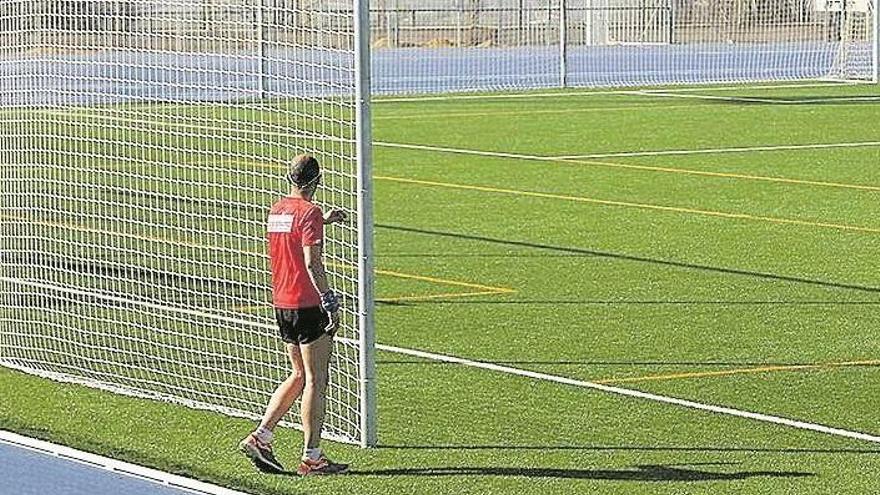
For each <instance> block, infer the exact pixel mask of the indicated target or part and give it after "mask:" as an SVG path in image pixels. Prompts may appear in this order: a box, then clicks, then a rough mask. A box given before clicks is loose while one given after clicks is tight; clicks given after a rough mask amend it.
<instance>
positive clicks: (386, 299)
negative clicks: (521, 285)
mask: <svg viewBox="0 0 880 495" xmlns="http://www.w3.org/2000/svg"><path fill="white" fill-rule="evenodd" d="M512 292H513V291H510V292H508V291H504V292H501V291H497V290H485V291H480V292H445V293H443V294H428V295H424V296H420V295H412V296H401V297H379V298H376V301H378V302H385V303H395V302H405V301H426V300H431V299H452V298H456V297H471V296H497V295H500V294H510V293H512Z"/></svg>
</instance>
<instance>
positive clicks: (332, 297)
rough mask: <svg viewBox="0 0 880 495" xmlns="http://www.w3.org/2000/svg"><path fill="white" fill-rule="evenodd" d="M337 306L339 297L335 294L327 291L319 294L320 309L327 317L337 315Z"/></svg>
mask: <svg viewBox="0 0 880 495" xmlns="http://www.w3.org/2000/svg"><path fill="white" fill-rule="evenodd" d="M339 306H340V304H339V296H337V295H336V293H335V292H333V291H332V290H328V291H327V292H325V293H323V294H321V309H323V310H324V311H325V312H326V313H327V314H328V315H333V314H336V313H338V312H339Z"/></svg>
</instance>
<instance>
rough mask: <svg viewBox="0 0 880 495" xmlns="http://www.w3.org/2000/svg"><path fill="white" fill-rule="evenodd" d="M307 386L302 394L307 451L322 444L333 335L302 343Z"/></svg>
mask: <svg viewBox="0 0 880 495" xmlns="http://www.w3.org/2000/svg"><path fill="white" fill-rule="evenodd" d="M301 351H302V361H303V369H304V370H305V388H304V390H303V396H302V423H303V432H304V433H305V438H304V441H303V443H304V447H305V449H306V450H310V449H317V448H318V446H319V445H320V443H321V429H322V427H323V425H324V410H325V399H324V394H325V392H326V390H327V381H328V379H329V365H330V354H331V352H332V351H333V338H332V337H331V336H329V335H327V334H324V335H322V336H321V337H319V338H318V339H317V340H315V341H314V342H311V343H309V344H304V345H303V346H302V349H301Z"/></svg>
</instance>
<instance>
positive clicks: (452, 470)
mask: <svg viewBox="0 0 880 495" xmlns="http://www.w3.org/2000/svg"><path fill="white" fill-rule="evenodd" d="M730 464H732V463H705V464H684V465H657V464H644V465H639V466H635V467H633V468H630V469H620V470H614V469H558V468H523V467H433V468H399V469H377V470H372V471H352V472H351V473H350V475H353V476H427V477H442V476H525V477H528V478H562V479H590V480H617V481H733V480H743V479H747V478H757V477H767V478H804V477H809V476H815V473H804V472H797V471H714V470H713V471H707V470H704V469H701V468H697V466H727V465H730Z"/></svg>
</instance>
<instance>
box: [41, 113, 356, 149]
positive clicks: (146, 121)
mask: <svg viewBox="0 0 880 495" xmlns="http://www.w3.org/2000/svg"><path fill="white" fill-rule="evenodd" d="M47 113H50V114H52V115H57V116H61V117H71V116H75V117H83V118H87V119H96V120H109V121H115V122H126V123H130V124H143V125H147V126H158V127H165V128H178V129H188V130H192V131H197V132H196V133H190V134H189V136H192V137H197V138H205V139H207V138H210V137H212V136H210V135H208V134H204V132H205V131H211V132H214V133H215V134H219V135H220V136H223V138H224V139H230V136H229V134H245V135H256V136H270V137H278V138H287V139H290V138H296V139H302V140H304V141H309V140H313V141H330V142H336V143H350V142H351V139H346V138H341V137H338V136H324V135H319V134H303V133H296V132H294V131H295V129H291V131H290V132H278V131H262V130H254V129H237V128H234V127H226V128H224V127H214V126H209V125H201V124H199V123H186V122H173V121H171V120H161V119H155V118H149V117H164V116H159V115H147V116H146V117H148V118H130V117H123V116H120V115H108V114H103V113H95V112H94V111H90V110H71V111H47ZM168 117H171V118H173V116H168ZM193 120H195V119H193ZM62 123H64V124H70V125H77V124H84V123H85V122H82V121H76V120H73V121H70V122H62ZM136 130H138V131H148V130H151V129H136ZM224 133H225V135H224Z"/></svg>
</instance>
